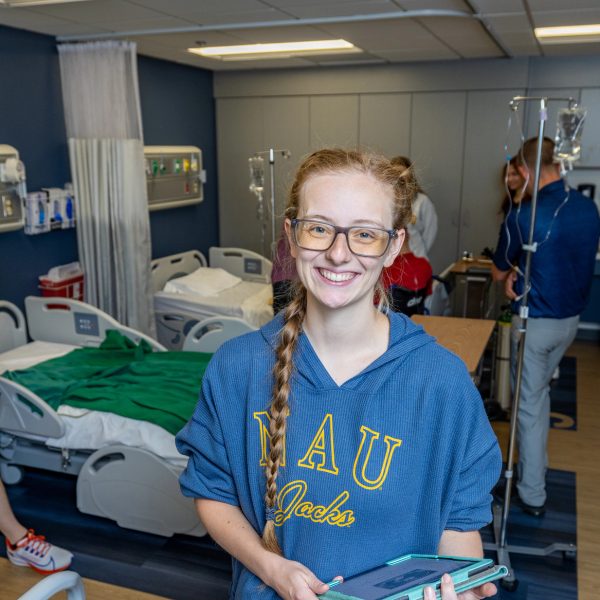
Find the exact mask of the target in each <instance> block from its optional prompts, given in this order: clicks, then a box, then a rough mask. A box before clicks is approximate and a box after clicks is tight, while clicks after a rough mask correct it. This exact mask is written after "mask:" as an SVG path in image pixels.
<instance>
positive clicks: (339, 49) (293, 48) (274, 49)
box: [188, 40, 362, 60]
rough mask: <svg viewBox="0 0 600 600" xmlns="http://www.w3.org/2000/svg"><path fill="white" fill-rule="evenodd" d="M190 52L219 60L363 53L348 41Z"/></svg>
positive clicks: (245, 46) (280, 44)
mask: <svg viewBox="0 0 600 600" xmlns="http://www.w3.org/2000/svg"><path fill="white" fill-rule="evenodd" d="M188 52H191V53H193V54H198V55H199V56H204V57H206V58H216V59H219V60H256V59H261V58H269V59H273V58H290V57H293V56H307V55H308V56H310V55H318V54H345V53H353V52H362V50H360V49H359V48H357V47H356V46H354V45H353V44H351V43H350V42H347V41H346V40H313V41H307V42H281V43H272V44H243V45H237V46H210V47H208V46H207V47H198V48H188Z"/></svg>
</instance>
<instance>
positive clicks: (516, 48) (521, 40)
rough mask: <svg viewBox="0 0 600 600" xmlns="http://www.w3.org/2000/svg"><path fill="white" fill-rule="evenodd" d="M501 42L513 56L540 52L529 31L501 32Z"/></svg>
mask: <svg viewBox="0 0 600 600" xmlns="http://www.w3.org/2000/svg"><path fill="white" fill-rule="evenodd" d="M501 39H502V43H503V44H505V45H506V46H507V48H508V49H509V50H510V51H511V52H512V53H513V54H514V55H515V56H531V54H532V53H533V54H534V55H539V54H540V49H539V46H538V44H537V41H536V39H535V36H534V35H533V33H532V32H531V31H529V32H518V33H511V32H507V33H503V34H502V36H501Z"/></svg>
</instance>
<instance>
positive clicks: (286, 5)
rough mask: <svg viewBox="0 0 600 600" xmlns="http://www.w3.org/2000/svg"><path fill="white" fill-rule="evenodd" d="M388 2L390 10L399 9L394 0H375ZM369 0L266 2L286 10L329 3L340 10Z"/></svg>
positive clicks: (283, 0)
mask: <svg viewBox="0 0 600 600" xmlns="http://www.w3.org/2000/svg"><path fill="white" fill-rule="evenodd" d="M382 1H384V2H386V3H387V4H388V5H389V6H390V10H398V7H397V6H396V5H395V4H394V2H393V0H374V3H379V2H382ZM367 2H368V0H363V1H362V2H360V1H359V0H266V3H267V4H269V5H270V6H275V7H276V8H281V9H285V10H286V11H287V10H288V9H289V8H290V7H292V6H295V7H300V6H313V7H316V9H318V7H319V6H322V5H324V4H327V5H328V6H332V7H337V8H339V9H340V10H344V6H345V5H350V4H366V3H367Z"/></svg>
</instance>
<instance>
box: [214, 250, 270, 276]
mask: <svg viewBox="0 0 600 600" xmlns="http://www.w3.org/2000/svg"><path fill="white" fill-rule="evenodd" d="M208 263H209V265H210V266H211V267H220V268H221V269H225V270H226V271H228V272H229V273H232V274H233V275H237V276H238V277H241V278H242V279H243V280H244V281H254V282H256V283H271V269H272V267H273V263H272V262H271V261H270V260H269V259H267V258H265V257H264V256H261V255H260V254H258V253H256V252H252V250H245V249H244V248H220V247H217V246H212V247H211V248H209V250H208Z"/></svg>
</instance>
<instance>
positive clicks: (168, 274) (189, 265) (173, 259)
mask: <svg viewBox="0 0 600 600" xmlns="http://www.w3.org/2000/svg"><path fill="white" fill-rule="evenodd" d="M206 266H207V262H206V257H205V256H204V254H202V252H200V251H198V250H188V251H187V252H180V253H179V254H171V255H170V256H163V257H162V258H155V259H153V260H152V262H151V263H150V268H151V272H152V274H151V287H152V292H160V291H162V290H163V289H164V287H165V284H166V283H167V281H170V280H171V279H175V277H183V276H184V275H189V274H190V273H193V272H194V271H195V270H196V269H198V268H199V267H206Z"/></svg>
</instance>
